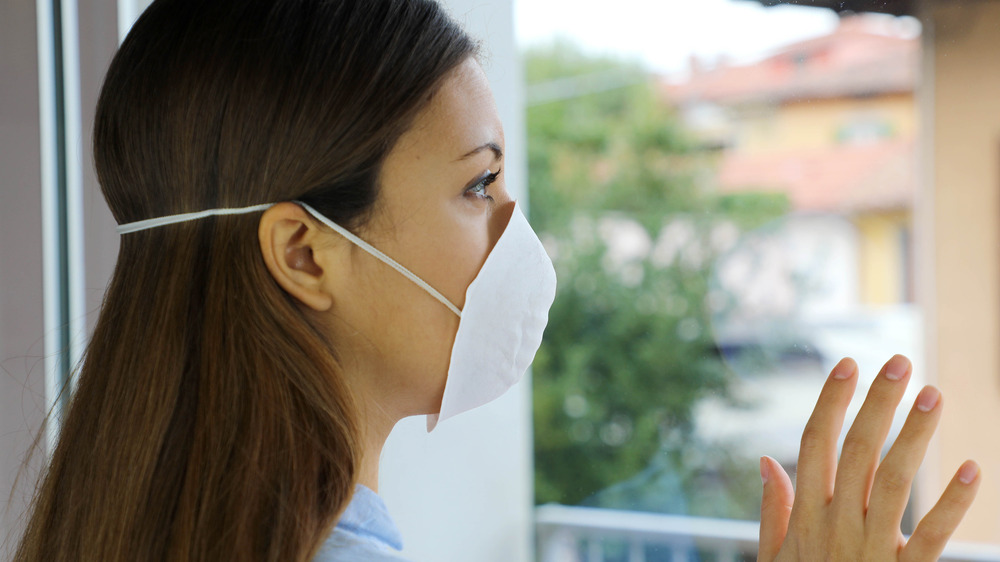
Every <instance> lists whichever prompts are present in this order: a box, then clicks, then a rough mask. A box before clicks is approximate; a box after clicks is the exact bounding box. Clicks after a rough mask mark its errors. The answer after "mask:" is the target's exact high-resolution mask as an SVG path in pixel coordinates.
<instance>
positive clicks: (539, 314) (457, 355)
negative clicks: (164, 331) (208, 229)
mask: <svg viewBox="0 0 1000 562" xmlns="http://www.w3.org/2000/svg"><path fill="white" fill-rule="evenodd" d="M296 203H297V204H298V205H300V206H302V208H303V209H305V210H306V211H307V212H308V213H309V214H310V215H312V216H313V217H315V218H316V220H318V221H320V222H321V223H323V224H325V225H326V226H328V227H330V228H331V229H333V230H335V231H337V232H338V233H339V234H340V235H342V236H344V237H345V238H347V239H348V240H349V241H351V242H352V243H354V244H355V245H357V246H358V247H360V248H361V249H363V250H365V251H366V252H368V253H369V254H371V255H372V256H374V257H375V258H377V259H378V260H380V261H382V262H383V263H385V264H386V265H388V266H389V267H392V268H393V269H395V270H396V271H398V272H399V273H400V274H402V275H404V276H405V277H406V278H407V279H409V280H410V281H412V282H414V283H416V284H417V285H418V286H420V288H422V289H423V290H424V291H426V292H427V293H428V294H430V295H431V296H432V297H434V298H435V299H437V300H438V301H439V302H440V303H441V304H442V305H444V306H446V307H448V309H449V310H451V311H452V312H454V313H455V314H456V315H458V317H459V322H458V331H457V332H456V334H455V341H454V343H453V344H452V349H451V361H450V363H449V366H448V378H447V381H446V382H445V387H444V395H443V397H442V399H441V409H440V412H439V413H437V414H430V415H428V416H427V431H431V430H433V429H434V427H435V426H437V423H438V422H439V421H441V420H444V419H447V418H450V417H452V416H455V415H456V414H460V413H462V412H465V411H468V410H471V409H473V408H477V407H479V406H482V405H483V404H486V403H487V402H490V401H492V400H494V399H496V398H499V397H500V396H501V395H502V394H503V393H504V392H506V391H507V390H508V389H509V388H510V387H512V386H513V385H514V384H515V383H517V382H518V381H519V380H520V379H521V377H522V376H523V375H524V373H525V371H526V370H527V369H528V365H530V364H531V360H532V359H533V358H534V356H535V353H536V352H537V351H538V347H539V345H541V341H542V332H543V331H544V330H545V324H546V323H547V321H548V313H549V307H551V306H552V301H553V299H554V298H555V292H556V274H555V270H554V269H553V267H552V262H551V261H550V260H549V257H548V255H547V254H546V253H545V248H543V247H542V243H541V242H540V241H539V240H538V237H537V236H536V235H535V233H534V231H533V230H532V229H531V226H530V225H529V224H528V221H527V219H525V217H524V214H523V213H522V212H521V208H520V206H518V205H516V204H515V206H514V210H513V212H512V213H511V217H510V220H509V221H508V223H507V227H506V228H505V229H504V232H503V234H501V235H500V239H499V240H497V243H496V245H495V246H494V247H493V250H492V251H490V254H489V255H488V256H487V257H486V261H485V262H484V263H483V266H482V267H481V268H480V270H479V273H478V274H477V275H476V277H475V279H473V280H472V283H471V284H469V288H468V289H466V292H465V307H464V308H463V309H459V308H458V307H457V306H455V305H454V304H453V303H452V302H451V301H449V300H448V299H447V298H446V297H445V296H444V295H442V294H441V293H440V292H439V291H437V290H436V289H434V288H433V287H431V286H430V285H429V284H427V283H426V282H425V281H424V280H423V279H420V278H419V277H417V276H416V275H415V274H414V273H413V272H411V271H410V270H408V269H406V268H405V267H403V266H402V265H400V264H399V263H398V262H396V261H395V260H393V259H392V258H390V257H389V256H387V255H385V254H384V253H382V252H381V251H379V250H378V249H377V248H375V247H374V246H372V245H371V244H368V243H367V242H365V241H364V240H362V239H360V238H358V237H357V236H355V235H354V234H353V233H351V232H350V231H349V230H347V229H345V228H343V227H341V226H340V225H338V224H336V223H334V222H333V221H331V220H330V219H328V218H326V217H325V216H323V215H322V214H320V213H319V212H318V211H316V210H315V209H313V208H312V207H310V206H309V205H306V204H305V203H301V202H296ZM269 207H271V205H269V204H268V205H255V206H253V207H243V208H239V209H210V210H207V211H200V212H197V213H187V214H182V215H171V216H168V217H160V218H155V219H148V220H144V221H139V222H134V223H129V224H124V225H121V226H119V227H118V232H119V233H120V234H125V233H128V232H135V231H138V230H145V229H147V228H154V227H157V226H163V225H166V224H173V223H177V222H183V221H188V220H195V219H199V218H203V217H207V216H211V215H235V214H244V213H252V212H255V211H263V210H265V209H267V208H269Z"/></svg>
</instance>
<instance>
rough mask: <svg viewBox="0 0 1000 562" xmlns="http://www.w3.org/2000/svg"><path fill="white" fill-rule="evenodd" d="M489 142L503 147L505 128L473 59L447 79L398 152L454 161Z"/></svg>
mask: <svg viewBox="0 0 1000 562" xmlns="http://www.w3.org/2000/svg"><path fill="white" fill-rule="evenodd" d="M487 142H494V143H497V144H499V145H500V146H503V127H502V125H501V123H500V116H499V114H498V112H497V107H496V102H495V101H494V100H493V92H492V91H491V90H490V85H489V81H488V80H487V79H486V74H485V73H484V72H483V69H482V68H481V67H480V66H479V63H478V62H476V60H475V59H474V58H471V57H470V58H468V59H466V60H465V61H464V62H463V63H461V64H460V65H458V66H457V67H456V68H455V69H454V70H452V71H451V73H449V75H448V76H447V77H446V78H445V79H444V82H442V84H441V87H440V89H439V90H438V91H437V92H436V93H435V94H434V97H433V98H431V100H430V102H429V103H428V105H427V107H425V108H424V110H423V111H421V112H420V114H419V115H418V116H417V118H416V119H415V120H414V123H413V127H412V128H411V129H410V130H409V131H408V132H407V133H406V134H404V135H403V136H402V137H401V138H400V139H399V144H398V145H397V148H399V149H400V150H402V151H415V152H417V153H419V157H420V158H432V157H437V158H446V159H448V160H449V161H451V160H454V159H456V158H459V157H460V156H462V155H463V154H465V153H466V152H468V151H469V150H472V149H473V148H476V147H478V146H481V145H483V144H485V143H487Z"/></svg>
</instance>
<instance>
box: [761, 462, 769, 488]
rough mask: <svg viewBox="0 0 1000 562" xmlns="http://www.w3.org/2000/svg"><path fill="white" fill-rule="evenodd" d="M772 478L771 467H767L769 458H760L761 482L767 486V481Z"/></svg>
mask: <svg viewBox="0 0 1000 562" xmlns="http://www.w3.org/2000/svg"><path fill="white" fill-rule="evenodd" d="M770 477H771V467H769V466H768V465H767V457H761V458H760V482H761V484H764V485H767V479H768V478H770Z"/></svg>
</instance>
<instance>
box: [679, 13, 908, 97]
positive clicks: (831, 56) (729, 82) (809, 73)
mask: <svg viewBox="0 0 1000 562" xmlns="http://www.w3.org/2000/svg"><path fill="white" fill-rule="evenodd" d="M918 56H919V40H918V39H911V38H903V37H898V36H892V35H887V34H885V33H880V32H875V31H873V30H872V26H871V21H870V20H867V19H866V18H865V17H864V16H856V17H852V18H845V20H844V21H843V23H842V24H841V25H840V27H839V28H838V29H837V30H836V31H835V32H834V33H832V34H830V35H826V36H823V37H819V38H816V39H810V40H807V41H802V42H799V43H794V44H792V45H789V46H787V47H783V48H782V49H781V50H780V51H778V52H777V53H775V54H773V55H771V56H770V57H768V58H766V59H764V60H762V61H760V62H757V63H754V64H750V65H744V66H725V65H723V66H720V67H718V68H714V69H710V70H702V71H698V70H693V71H692V75H691V76H690V78H689V80H688V81H686V82H684V83H670V82H664V83H663V92H664V94H665V95H666V97H667V98H668V99H670V100H671V101H672V102H674V103H677V104H685V103H687V102H691V101H702V100H703V101H710V102H714V103H718V104H721V105H739V104H745V103H753V102H761V101H769V102H775V101H777V102H780V101H783V100H790V99H797V100H802V99H826V98H836V97H849V96H870V95H874V94H884V93H893V92H913V91H914V89H915V87H916V84H917V82H918V78H919V77H918V75H917V69H918V68H919V65H918V64H917V62H918V61H917V57H918Z"/></svg>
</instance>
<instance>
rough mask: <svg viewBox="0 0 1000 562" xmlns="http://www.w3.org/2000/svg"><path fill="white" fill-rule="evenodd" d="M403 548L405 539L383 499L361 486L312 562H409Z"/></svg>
mask: <svg viewBox="0 0 1000 562" xmlns="http://www.w3.org/2000/svg"><path fill="white" fill-rule="evenodd" d="M402 548H403V540H402V537H400V535H399V530H398V529H397V528H396V525H395V523H393V521H392V518H391V517H389V511H388V510H387V509H386V507H385V504H384V503H382V499H381V498H379V497H378V494H376V493H375V492H373V491H372V490H371V489H369V488H366V487H365V486H362V485H360V484H359V485H357V487H356V488H355V490H354V495H353V497H352V498H351V501H350V503H349V504H348V505H347V508H346V509H345V510H344V513H343V514H341V516H340V521H338V522H337V526H336V527H334V529H333V532H332V533H331V534H330V537H329V538H328V539H327V540H326V542H324V543H323V546H322V547H321V548H320V550H319V552H318V553H317V554H316V557H315V558H314V559H313V562H341V561H344V562H351V561H354V560H358V561H365V562H407V559H406V558H403V556H402V555H401V554H400V550H402Z"/></svg>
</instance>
